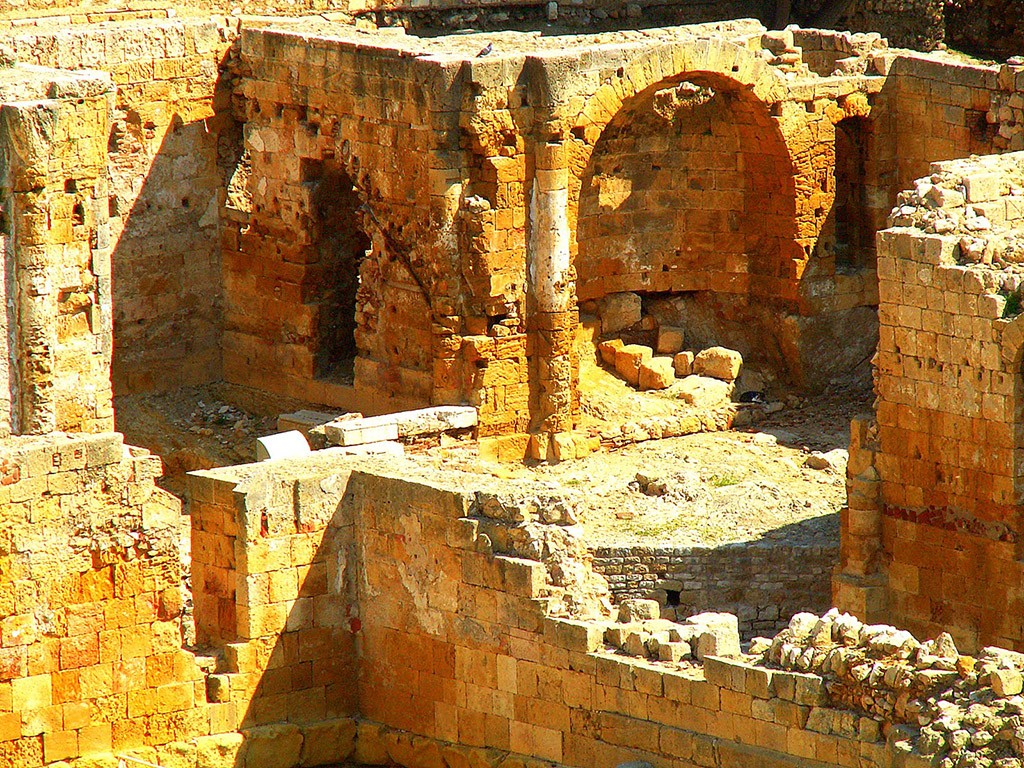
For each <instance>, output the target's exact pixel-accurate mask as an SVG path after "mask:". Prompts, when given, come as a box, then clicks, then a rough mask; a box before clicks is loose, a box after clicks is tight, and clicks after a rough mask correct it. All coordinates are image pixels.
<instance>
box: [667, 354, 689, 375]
mask: <svg viewBox="0 0 1024 768" xmlns="http://www.w3.org/2000/svg"><path fill="white" fill-rule="evenodd" d="M672 366H673V367H674V368H675V370H676V376H678V377H680V378H682V377H684V376H689V375H690V374H691V373H693V352H679V353H677V354H676V356H675V357H673V358H672Z"/></svg>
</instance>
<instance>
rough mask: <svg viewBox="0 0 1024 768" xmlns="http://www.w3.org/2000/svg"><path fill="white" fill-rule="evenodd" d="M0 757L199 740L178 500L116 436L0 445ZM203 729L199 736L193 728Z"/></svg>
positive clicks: (45, 757)
mask: <svg viewBox="0 0 1024 768" xmlns="http://www.w3.org/2000/svg"><path fill="white" fill-rule="evenodd" d="M2 456H3V458H2V464H0V466H2V473H3V476H2V479H0V510H2V513H0V514H2V530H3V548H2V549H3V555H2V557H0V572H2V574H3V585H2V589H0V613H2V614H3V617H4V618H3V621H2V622H0V637H2V649H0V659H2V664H0V670H2V673H0V702H2V703H0V711H2V713H0V760H2V761H3V762H4V764H5V765H11V766H38V765H43V764H44V763H47V764H48V763H54V762H56V761H59V760H65V759H72V758H76V757H78V756H79V755H83V754H93V753H107V752H110V751H112V750H113V751H117V752H124V751H125V750H127V749H129V748H133V747H136V746H142V745H143V744H152V743H157V742H159V743H163V742H166V741H170V740H173V739H175V738H177V737H178V736H179V735H180V734H190V733H192V732H193V731H194V732H207V731H208V728H209V724H208V722H205V723H203V722H200V721H202V720H203V718H204V717H205V715H204V714H203V713H200V712H198V711H197V710H195V709H194V702H195V701H196V700H205V691H204V685H203V675H202V672H201V671H200V670H199V668H198V667H197V666H196V662H195V659H194V658H193V657H192V655H191V654H189V653H186V652H185V651H183V650H182V648H181V644H182V621H181V615H182V608H183V605H184V597H185V594H184V585H183V583H182V562H181V553H180V550H179V540H180V535H181V530H182V529H181V516H180V506H181V505H180V503H179V502H178V500H177V499H175V498H174V497H173V496H171V495H170V494H168V493H166V492H164V491H161V490H159V489H157V488H156V487H155V485H154V483H153V481H154V478H155V477H157V476H159V474H160V473H161V464H160V459H159V458H157V457H155V456H150V455H149V454H148V453H147V452H145V451H140V450H137V449H129V448H127V447H125V446H123V445H122V441H121V437H120V435H117V434H113V433H106V434H103V435H95V436H75V437H70V436H63V435H51V436H45V437H25V438H14V439H7V440H6V441H5V444H4V446H3V448H2ZM204 728H205V729H206V730H203V729H204Z"/></svg>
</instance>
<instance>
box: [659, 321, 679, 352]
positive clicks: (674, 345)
mask: <svg viewBox="0 0 1024 768" xmlns="http://www.w3.org/2000/svg"><path fill="white" fill-rule="evenodd" d="M683 340H684V337H683V329H682V328H678V327H676V326H674V325H662V326H660V327H659V328H658V343H657V344H656V346H655V351H657V353H658V354H659V355H674V354H675V353H676V352H678V351H679V350H681V349H682V348H683Z"/></svg>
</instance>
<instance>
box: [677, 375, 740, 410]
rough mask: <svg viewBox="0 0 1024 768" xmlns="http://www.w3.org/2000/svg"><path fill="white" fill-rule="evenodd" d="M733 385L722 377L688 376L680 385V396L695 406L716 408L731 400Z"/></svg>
mask: <svg viewBox="0 0 1024 768" xmlns="http://www.w3.org/2000/svg"><path fill="white" fill-rule="evenodd" d="M732 389H733V386H732V384H730V383H729V382H727V381H722V380H721V379H712V378H708V377H707V376H687V377H686V378H684V379H683V381H682V383H681V384H680V386H679V391H678V397H679V399H680V400H682V401H683V402H684V403H686V404H687V405H692V406H693V407H695V408H716V407H717V406H719V405H722V404H723V403H727V402H729V399H730V398H731V397H732Z"/></svg>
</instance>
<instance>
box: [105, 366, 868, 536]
mask: <svg viewBox="0 0 1024 768" xmlns="http://www.w3.org/2000/svg"><path fill="white" fill-rule="evenodd" d="M606 386H609V387H612V388H615V387H617V385H616V384H614V383H607V382H606ZM606 394H608V395H612V397H610V398H609V399H608V402H615V403H617V405H616V406H615V407H614V409H613V411H612V412H608V411H606V412H604V413H602V414H601V415H602V416H604V417H605V418H611V419H629V418H633V419H636V418H641V417H643V416H650V415H664V414H663V413H662V412H663V411H665V412H668V411H669V410H674V409H675V408H676V407H677V405H676V403H675V402H673V401H672V400H670V399H667V398H665V397H659V396H658V395H652V394H651V393H636V392H635V391H632V390H627V389H625V388H624V387H623V392H621V393H620V392H618V391H615V392H606ZM599 399H600V398H599ZM790 403H791V405H790V406H787V407H784V408H783V410H781V411H779V412H777V413H774V414H771V415H769V416H767V417H766V418H765V420H764V421H763V422H761V423H758V424H757V425H756V426H754V427H750V428H748V429H744V430H732V431H729V432H712V433H699V434H694V435H687V436H685V437H677V438H670V439H665V440H655V441H648V442H644V443H638V444H635V445H629V446H626V447H623V448H620V449H616V450H603V451H601V452H599V453H596V454H592V455H591V456H589V457H587V458H585V459H582V460H579V461H573V462H566V463H563V464H554V465H546V464H539V465H536V466H525V465H519V464H495V463H491V462H486V461H482V460H481V459H480V458H479V457H478V456H476V455H475V451H474V449H473V448H472V446H471V445H465V444H464V445H459V446H455V447H451V446H449V447H447V448H443V449H441V448H439V449H434V450H433V451H431V452H429V453H428V456H429V459H430V460H431V463H434V464H435V465H437V466H440V467H442V468H451V469H461V470H467V471H471V472H481V473H485V474H489V475H493V476H496V477H500V478H503V479H516V478H523V479H526V478H529V479H532V480H534V481H540V482H543V483H549V484H551V486H553V487H562V488H564V489H566V490H571V491H573V492H575V493H577V494H579V495H580V496H581V497H582V498H584V499H585V501H586V508H587V511H586V513H585V514H584V517H583V525H584V528H585V530H586V534H587V537H588V539H589V540H590V541H591V542H592V543H593V545H595V546H598V545H613V544H626V543H628V544H671V545H675V546H686V545H694V544H704V545H716V544H721V543H725V542H731V541H744V540H756V539H761V538H768V539H785V540H787V541H791V542H802V543H833V542H835V541H836V540H838V535H839V534H838V514H837V513H838V510H839V509H840V507H841V506H842V504H843V502H844V500H845V486H844V473H845V464H844V461H843V456H842V455H841V453H838V454H829V459H830V461H828V462H821V461H819V462H817V464H818V465H821V464H823V463H825V464H826V466H824V467H823V468H818V469H816V468H812V467H811V466H807V464H806V462H807V460H808V457H809V455H810V454H811V453H812V452H828V451H833V450H835V449H845V448H846V447H847V445H848V442H849V423H850V419H851V418H852V417H853V416H854V415H855V414H857V413H858V412H862V411H864V410H867V408H868V406H869V405H870V393H869V392H865V391H860V390H849V389H842V390H835V391H832V392H830V393H826V394H825V395H822V396H819V397H815V398H812V399H809V400H804V401H799V400H797V399H794V398H791V399H790ZM115 405H116V408H117V428H118V429H119V430H120V431H122V432H123V433H124V434H125V439H126V441H127V442H128V443H130V444H133V445H141V446H143V447H146V448H148V449H150V450H151V451H153V452H154V453H156V454H158V455H160V456H162V457H163V459H164V464H165V469H166V473H167V475H166V477H165V479H164V481H163V483H162V484H163V485H164V487H166V488H167V489H168V490H170V491H172V492H174V493H177V494H181V493H182V491H183V489H184V473H185V472H187V471H189V470H192V469H201V468H207V467H212V466H220V465H227V464H238V463H247V462H251V461H254V460H255V444H256V437H258V436H260V435H264V434H270V433H273V432H275V431H276V421H277V416H278V414H280V413H285V412H288V411H292V410H297V409H299V408H302V407H315V406H311V405H310V404H304V403H300V402H297V401H289V400H286V399H282V398H280V397H276V396H270V395H266V394H264V393H260V392H256V391H253V390H249V389H245V388H242V387H237V386H231V385H224V384H215V385H209V386H205V387H190V388H185V389H180V390H176V391H174V392H169V393H165V394H153V395H135V396H126V397H119V398H118V399H117V401H116V404H115ZM603 420H604V419H595V420H594V422H593V423H592V426H594V424H596V423H597V422H599V421H603ZM425 458H427V457H425Z"/></svg>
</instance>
